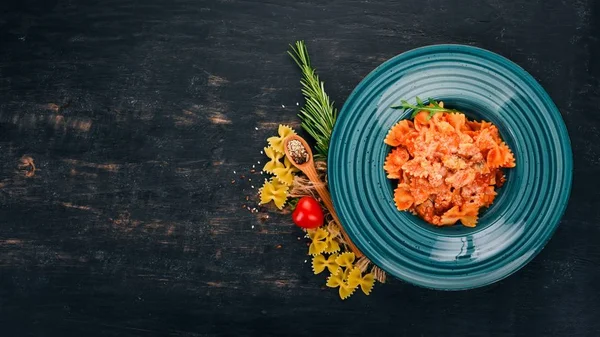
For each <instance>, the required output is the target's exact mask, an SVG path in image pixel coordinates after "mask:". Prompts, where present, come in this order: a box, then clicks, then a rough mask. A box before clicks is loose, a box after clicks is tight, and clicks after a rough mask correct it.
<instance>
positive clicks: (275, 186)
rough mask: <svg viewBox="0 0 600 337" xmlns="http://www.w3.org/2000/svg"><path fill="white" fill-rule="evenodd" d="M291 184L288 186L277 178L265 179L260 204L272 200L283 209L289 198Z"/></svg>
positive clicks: (260, 191)
mask: <svg viewBox="0 0 600 337" xmlns="http://www.w3.org/2000/svg"><path fill="white" fill-rule="evenodd" d="M288 189H289V186H286V185H284V184H282V183H280V182H279V181H277V179H275V178H271V180H270V181H267V180H266V179H265V183H264V185H263V186H262V187H261V188H260V190H259V193H260V204H261V205H262V204H267V203H269V202H270V201H273V202H274V203H275V206H277V208H279V209H282V208H283V206H284V205H285V202H286V200H287V194H288Z"/></svg>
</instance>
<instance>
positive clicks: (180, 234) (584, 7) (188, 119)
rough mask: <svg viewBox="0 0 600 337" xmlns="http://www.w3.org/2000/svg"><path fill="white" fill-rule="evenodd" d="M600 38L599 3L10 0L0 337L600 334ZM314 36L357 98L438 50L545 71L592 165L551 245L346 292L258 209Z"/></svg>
mask: <svg viewBox="0 0 600 337" xmlns="http://www.w3.org/2000/svg"><path fill="white" fill-rule="evenodd" d="M599 38H600V1H596V0H563V1H560V0H533V1H529V0H518V1H503V0H485V1H459V0H455V1H446V0H420V1H416V0H405V1H383V0H381V1H380V0H368V1H363V0H361V1H319V0H314V1H304V0H303V1H293V0H281V1H276V0H273V1H249V0H220V1H193V0H174V1H161V0H138V1H133V0H112V1H108V0H107V1H77V0H20V1H16V0H4V1H2V2H1V3H0V154H1V156H2V160H1V161H0V205H1V206H0V336H3V337H4V336H8V337H11V336H61V337H62V336H160V335H162V336H220V335H224V336H251V335H256V336H365V335H369V334H374V335H394V336H411V337H412V336H426V337H429V336H432V337H437V336H478V337H481V336H528V337H529V336H599V335H600V192H599V190H598V186H599V185H600V111H599V108H598V105H599V102H600V41H599ZM297 39H305V40H306V41H307V44H308V46H309V50H310V52H311V55H312V58H313V63H314V65H315V66H316V67H317V68H318V69H319V71H320V74H321V76H322V79H324V80H325V81H326V84H327V91H328V92H329V94H330V95H331V96H332V98H333V99H335V100H336V102H337V106H338V107H341V104H342V103H343V102H344V100H345V99H346V97H347V96H348V95H349V94H350V92H351V90H352V89H353V88H354V86H356V85H357V84H358V83H359V81H360V80H361V79H362V78H363V77H364V76H365V75H366V74H367V73H368V72H370V71H371V70H372V69H373V68H375V67H376V66H377V65H378V64H380V63H381V62H383V61H385V60H386V59H388V58H390V57H392V56H394V55H396V54H398V53H401V52H403V51H406V50H409V49H412V48H415V47H419V46H423V45H429V44H436V43H462V44H470V45H474V46H479V47H483V48H486V49H489V50H492V51H494V52H497V53H500V54H502V55H504V56H506V57H508V58H510V59H512V60H513V61H515V62H516V63H518V64H519V65H521V66H522V67H524V68H525V69H526V70H528V71H529V72H530V73H531V74H532V75H533V76H534V77H535V78H536V79H538V81H539V82H540V83H541V84H542V85H543V86H544V87H545V88H546V90H547V91H548V93H549V94H550V96H551V97H552V98H553V99H554V101H555V102H556V104H557V106H558V107H559V109H560V111H561V113H562V115H563V118H564V120H565V122H566V125H567V128H568V130H569V133H570V136H571V142H572V146H573V152H574V161H575V171H574V185H573V191H572V195H571V199H570V203H569V206H568V209H567V212H566V214H565V216H564V218H563V220H562V222H561V225H560V227H559V229H558V231H557V232H556V234H555V235H554V237H553V239H552V240H551V241H550V242H549V244H548V245H547V247H546V248H545V250H544V251H543V252H542V253H541V254H540V255H539V256H538V257H537V258H535V259H534V260H533V262H531V263H530V264H529V265H527V266H526V267H525V268H524V269H522V270H521V271H519V272H517V273H516V274H515V275H513V276H511V277H509V278H508V279H506V280H504V281H501V282H499V283H497V284H495V285H492V286H488V287H485V288H482V289H478V290H473V291H466V292H439V291H431V290H425V289H420V288H417V287H414V286H411V285H408V284H405V283H403V282H401V281H398V280H391V281H390V282H389V283H388V284H386V285H380V284H377V285H376V288H375V289H374V292H373V293H372V295H371V296H369V297H366V296H363V295H361V294H357V295H355V296H354V297H353V298H351V299H350V300H348V301H345V302H342V301H340V300H339V298H338V297H337V294H336V292H335V291H331V290H329V289H324V287H323V285H324V278H323V277H321V276H315V275H312V272H311V269H310V267H309V264H308V263H306V259H307V257H306V256H305V253H306V246H305V243H304V242H303V241H299V239H298V237H299V236H301V232H300V231H299V230H298V229H296V228H294V227H293V226H291V225H290V224H291V222H290V219H289V215H286V214H283V215H281V214H279V215H278V214H270V216H269V218H268V219H267V218H266V217H265V216H264V214H265V213H262V212H261V213H250V212H248V211H247V210H246V209H243V208H242V205H244V204H246V203H247V201H246V200H245V198H246V196H249V197H251V198H252V197H253V195H254V194H255V193H256V189H253V188H252V186H253V185H255V187H257V186H258V185H259V184H260V181H261V178H260V176H258V175H256V174H251V173H250V172H249V171H250V169H251V168H252V165H257V166H258V164H257V161H261V160H263V158H261V155H260V150H261V149H262V147H263V146H264V139H265V138H266V137H267V136H269V135H272V134H273V133H274V132H275V129H276V126H277V124H279V123H288V124H291V125H293V126H296V127H297V126H298V120H297V118H296V117H295V115H296V113H297V110H298V107H297V106H296V102H302V100H301V99H302V97H301V95H300V87H299V83H298V80H299V73H298V71H297V69H296V67H295V66H294V65H293V64H292V63H291V62H290V60H289V58H288V56H287V55H286V54H285V51H286V50H287V45H288V43H292V42H293V41H295V40H297ZM532 113H535V112H532ZM33 165H35V170H34V169H33ZM234 171H235V173H234ZM240 175H244V176H245V178H244V179H240ZM249 178H250V179H252V180H253V181H249V180H250V179H249ZM232 181H234V183H233V184H232V183H231V182H232Z"/></svg>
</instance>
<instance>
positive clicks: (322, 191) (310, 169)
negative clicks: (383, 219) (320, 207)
mask: <svg viewBox="0 0 600 337" xmlns="http://www.w3.org/2000/svg"><path fill="white" fill-rule="evenodd" d="M303 171H304V174H306V176H307V177H308V179H310V181H312V183H313V184H314V185H315V189H316V190H317V193H319V196H320V197H321V200H322V201H323V203H324V204H325V207H327V209H328V210H329V213H331V216H332V217H333V220H334V221H335V222H336V223H337V225H338V227H339V228H340V233H341V234H342V237H343V239H344V241H345V242H346V244H347V245H348V247H349V248H350V250H351V251H352V252H353V253H354V255H355V256H356V257H357V258H359V257H362V256H363V253H362V252H361V251H360V250H359V249H358V247H356V246H355V245H354V243H352V241H351V240H350V238H349V237H348V234H347V233H346V231H345V230H344V227H342V223H341V222H340V219H339V218H338V216H337V213H336V212H335V209H334V208H333V202H332V201H331V196H330V195H329V192H328V191H327V189H326V188H325V185H324V184H323V182H322V181H321V179H319V175H318V174H317V171H316V170H315V167H314V166H312V165H311V166H307V167H305V169H304V170H303Z"/></svg>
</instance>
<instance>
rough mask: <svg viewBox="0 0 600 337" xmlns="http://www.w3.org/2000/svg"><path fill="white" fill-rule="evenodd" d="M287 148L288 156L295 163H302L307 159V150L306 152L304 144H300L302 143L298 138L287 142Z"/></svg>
mask: <svg viewBox="0 0 600 337" xmlns="http://www.w3.org/2000/svg"><path fill="white" fill-rule="evenodd" d="M287 148H288V151H289V153H290V156H291V157H292V160H293V161H294V162H295V163H296V164H304V163H306V162H307V161H308V159H309V158H308V152H306V149H305V148H304V145H302V143H301V142H300V141H299V140H297V139H292V140H290V141H289V142H287Z"/></svg>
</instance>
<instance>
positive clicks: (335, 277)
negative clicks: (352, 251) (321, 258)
mask: <svg viewBox="0 0 600 337" xmlns="http://www.w3.org/2000/svg"><path fill="white" fill-rule="evenodd" d="M350 269H351V268H345V269H344V268H339V269H338V271H337V273H336V274H331V275H329V277H328V278H327V283H326V284H325V285H326V286H328V287H329V288H337V287H339V286H340V284H342V283H343V282H346V281H347V280H348V275H349V274H350Z"/></svg>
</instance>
